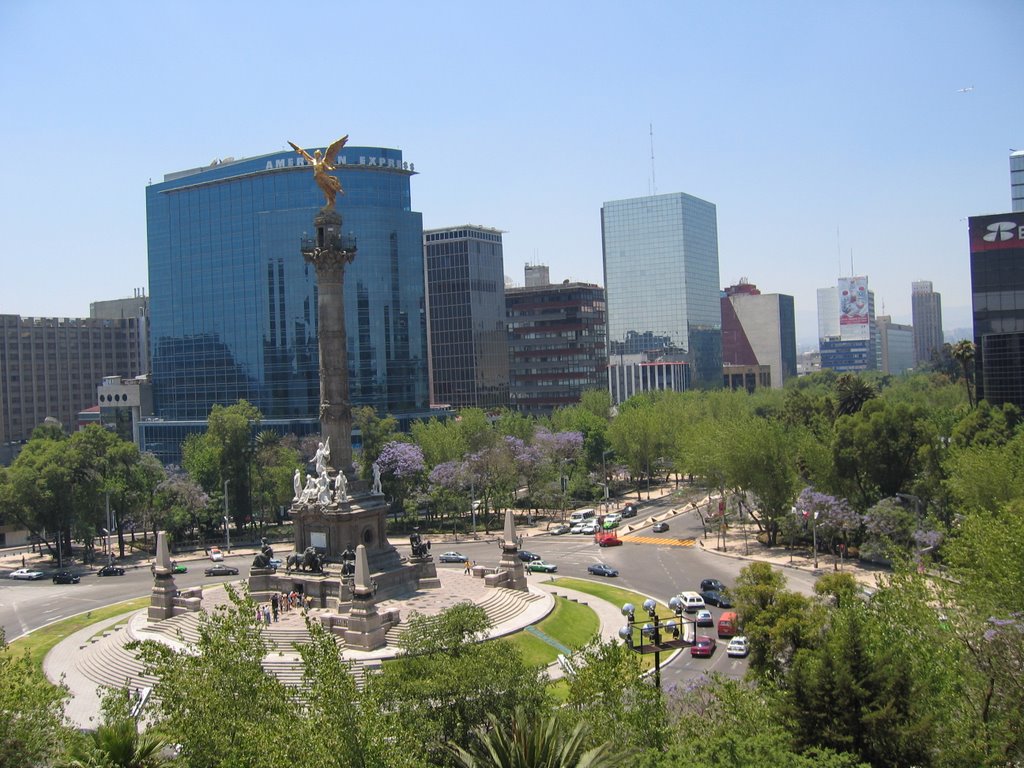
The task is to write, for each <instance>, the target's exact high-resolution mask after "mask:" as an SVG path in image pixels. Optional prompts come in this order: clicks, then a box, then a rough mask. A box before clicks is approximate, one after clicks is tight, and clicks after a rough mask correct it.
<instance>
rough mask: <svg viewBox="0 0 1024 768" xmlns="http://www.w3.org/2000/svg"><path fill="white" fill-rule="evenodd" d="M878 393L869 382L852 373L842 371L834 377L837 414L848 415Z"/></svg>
mask: <svg viewBox="0 0 1024 768" xmlns="http://www.w3.org/2000/svg"><path fill="white" fill-rule="evenodd" d="M877 395H878V391H877V390H876V389H875V388H874V386H872V385H871V384H870V383H869V382H867V381H865V380H864V379H862V378H861V377H860V376H856V375H854V374H852V373H844V374H841V375H840V376H839V378H838V379H836V397H837V398H838V399H839V415H840V416H849V415H850V414H853V413H857V411H859V410H860V409H861V408H863V407H864V403H866V402H867V401H868V400H871V399H872V398H874V397H875V396H877Z"/></svg>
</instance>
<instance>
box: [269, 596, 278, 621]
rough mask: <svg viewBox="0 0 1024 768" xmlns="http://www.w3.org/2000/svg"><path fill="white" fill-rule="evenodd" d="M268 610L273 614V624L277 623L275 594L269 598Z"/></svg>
mask: <svg viewBox="0 0 1024 768" xmlns="http://www.w3.org/2000/svg"><path fill="white" fill-rule="evenodd" d="M270 610H271V612H272V613H273V614H274V623H275V624H276V623H277V592H275V593H274V594H272V595H271V596H270Z"/></svg>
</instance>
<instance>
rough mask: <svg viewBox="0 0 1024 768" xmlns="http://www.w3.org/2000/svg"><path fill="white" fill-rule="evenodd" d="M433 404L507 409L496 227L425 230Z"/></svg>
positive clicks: (500, 265)
mask: <svg viewBox="0 0 1024 768" xmlns="http://www.w3.org/2000/svg"><path fill="white" fill-rule="evenodd" d="M423 260H424V262H425V264H426V268H425V269H426V278H427V323H428V337H429V344H430V391H431V401H432V402H433V403H434V404H435V405H449V406H452V407H454V408H466V407H477V408H500V407H505V406H507V405H508V404H509V389H508V388H509V384H508V332H507V330H506V328H505V272H504V269H505V267H504V257H503V253H502V244H501V230H498V229H490V228H488V227H478V226H473V225H471V224H466V225H463V226H459V227H446V228H444V229H429V230H426V231H425V232H424V233H423Z"/></svg>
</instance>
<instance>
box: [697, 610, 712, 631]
mask: <svg viewBox="0 0 1024 768" xmlns="http://www.w3.org/2000/svg"><path fill="white" fill-rule="evenodd" d="M697 626H698V627H713V626H715V617H714V616H712V615H711V611H709V610H708V609H707V608H701V609H700V610H698V611H697Z"/></svg>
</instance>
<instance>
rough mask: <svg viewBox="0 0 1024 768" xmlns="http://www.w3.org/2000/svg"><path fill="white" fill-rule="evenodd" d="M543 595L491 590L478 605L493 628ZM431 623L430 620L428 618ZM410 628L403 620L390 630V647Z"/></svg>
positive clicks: (540, 598)
mask: <svg viewBox="0 0 1024 768" xmlns="http://www.w3.org/2000/svg"><path fill="white" fill-rule="evenodd" d="M543 599H544V597H543V596H542V595H535V594H533V593H532V592H519V591H517V590H512V589H490V590H488V591H487V597H486V598H484V599H483V600H482V601H480V602H478V603H477V605H478V606H479V607H480V608H483V609H484V613H486V614H487V619H488V621H489V622H490V625H491V627H497V626H498V625H500V624H502V623H503V622H506V621H509V620H511V619H514V618H515V617H516V616H518V615H519V614H520V613H522V611H523V609H524V608H525V607H526V606H527V605H529V604H530V603H532V602H535V601H537V600H543ZM427 621H428V622H429V621H430V619H429V618H428V619H427ZM408 628H409V622H408V620H406V619H404V618H403V619H402V621H400V622H399V623H398V624H396V625H395V626H393V627H391V629H389V630H388V632H387V634H386V635H385V637H386V638H387V643H388V645H389V646H395V645H397V644H398V639H399V638H400V637H401V636H402V633H403V632H405V630H406V629H408Z"/></svg>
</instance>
